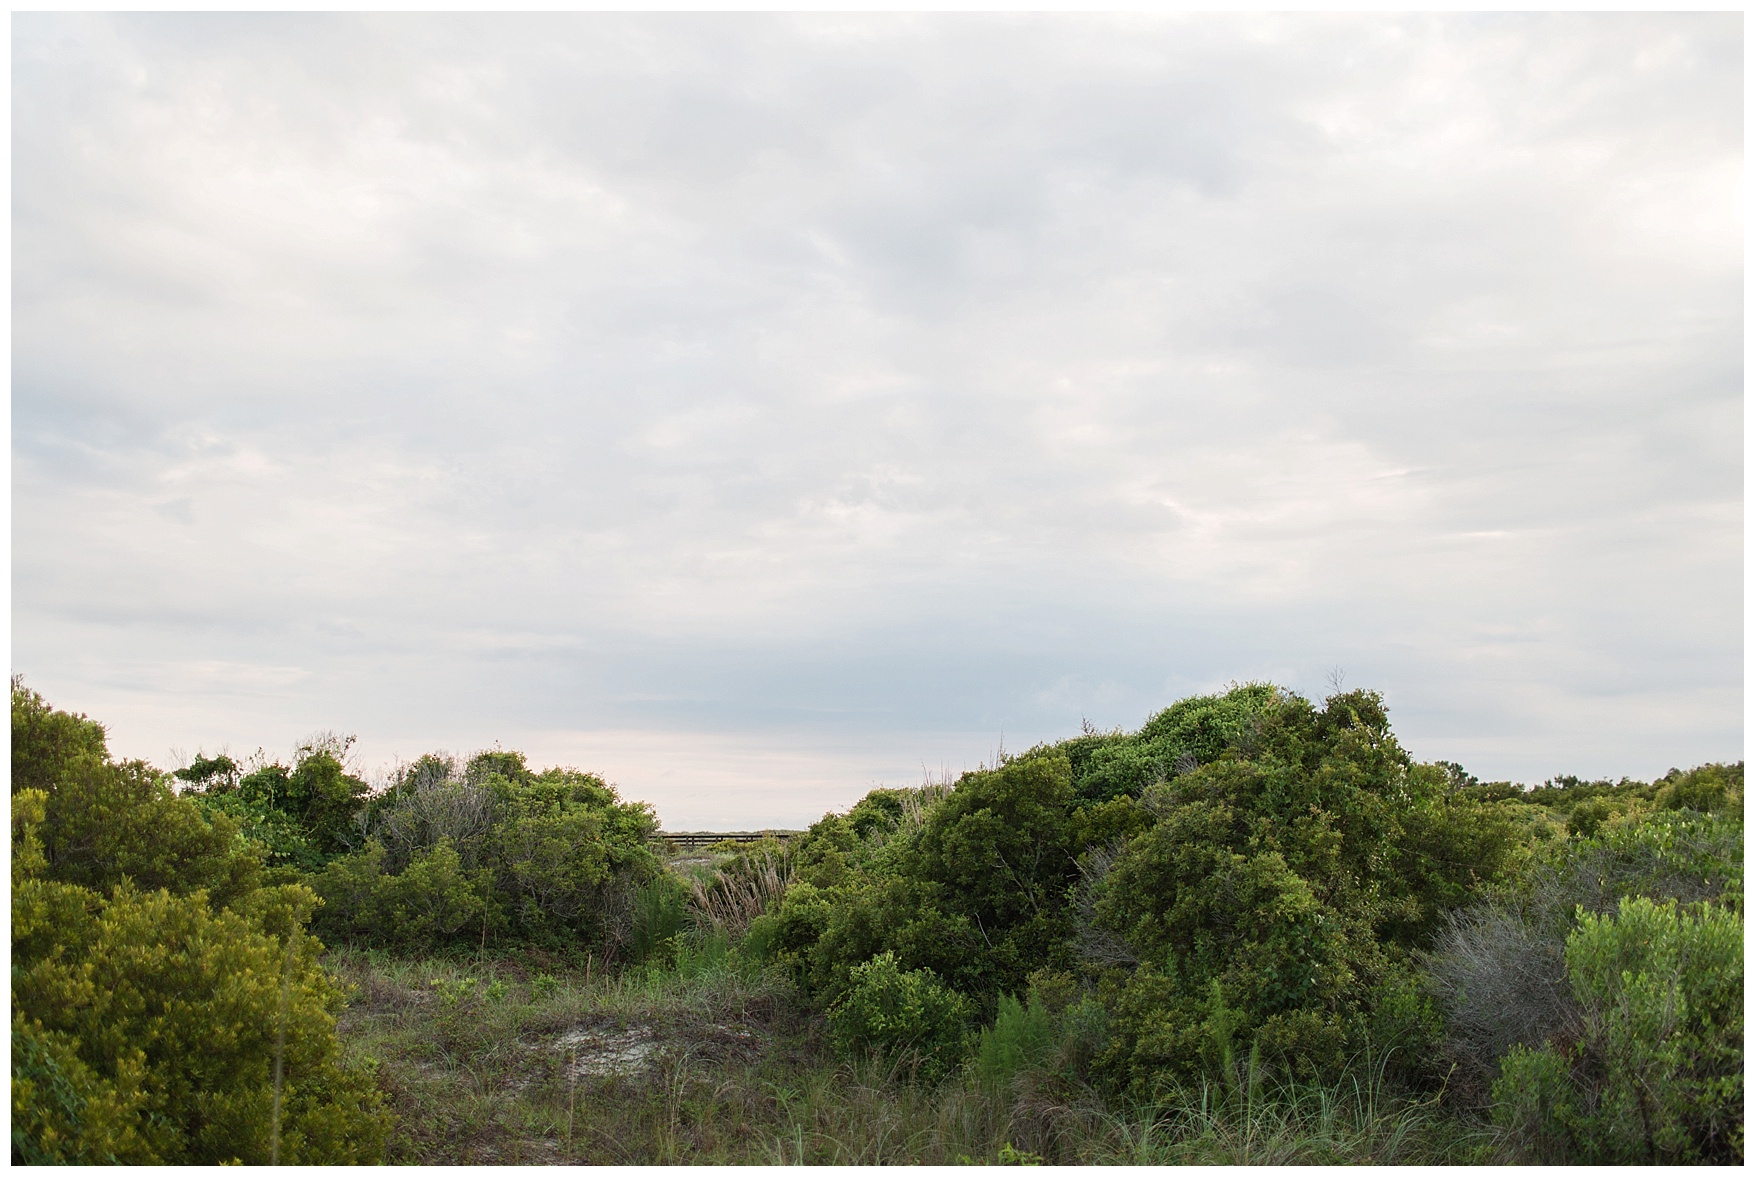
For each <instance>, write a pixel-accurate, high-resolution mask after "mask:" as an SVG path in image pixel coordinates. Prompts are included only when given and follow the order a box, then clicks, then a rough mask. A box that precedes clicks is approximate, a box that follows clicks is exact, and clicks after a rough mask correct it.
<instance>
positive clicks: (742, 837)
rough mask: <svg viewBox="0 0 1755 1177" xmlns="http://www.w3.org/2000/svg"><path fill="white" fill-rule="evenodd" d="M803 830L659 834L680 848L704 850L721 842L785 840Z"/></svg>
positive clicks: (668, 832) (707, 831) (660, 832)
mask: <svg viewBox="0 0 1755 1177" xmlns="http://www.w3.org/2000/svg"><path fill="white" fill-rule="evenodd" d="M802 832H803V831H801V830H755V831H750V830H737V831H734V832H731V833H722V832H720V831H718V830H685V831H678V832H676V833H671V832H670V831H669V830H659V831H658V836H659V837H660V838H663V839H664V840H665V841H666V842H669V843H670V844H671V845H672V846H675V847H676V848H677V849H678V850H704V849H706V848H707V847H708V846H716V845H718V844H719V843H720V842H738V843H746V842H760V841H761V840H762V839H763V838H776V839H778V840H779V841H782V842H784V841H786V840H787V839H788V838H795V837H797V836H798V835H799V834H800V833H802Z"/></svg>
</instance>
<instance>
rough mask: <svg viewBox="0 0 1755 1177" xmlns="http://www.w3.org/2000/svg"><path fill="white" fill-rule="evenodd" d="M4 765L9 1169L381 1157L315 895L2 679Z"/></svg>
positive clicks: (225, 821) (376, 1102)
mask: <svg viewBox="0 0 1755 1177" xmlns="http://www.w3.org/2000/svg"><path fill="white" fill-rule="evenodd" d="M12 757H13V760H12V764H13V772H12V790H13V791H12V1153H13V1159H14V1161H15V1162H25V1163H43V1162H77V1163H107V1162H123V1163H136V1164H146V1163H152V1164H218V1163H226V1162H243V1163H246V1164H262V1163H266V1162H269V1161H271V1160H280V1161H285V1162H288V1163H330V1162H347V1163H353V1162H362V1161H375V1160H378V1159H381V1158H382V1156H383V1153H384V1147H385V1142H386V1139H387V1137H388V1134H389V1130H390V1118H389V1116H388V1114H387V1112H386V1111H385V1110H384V1108H383V1106H382V1103H383V1100H382V1096H381V1094H380V1092H379V1091H378V1090H377V1089H376V1086H375V1084H374V1082H373V1079H372V1076H371V1074H370V1073H369V1071H368V1070H367V1069H365V1068H362V1067H358V1066H350V1065H347V1064H345V1063H344V1062H343V1060H342V1051H341V1045H340V1042H339V1041H338V1039H337V1037H336V1033H335V1015H336V1013H337V1011H338V1010H339V1008H340V1006H341V1003H342V993H341V990H340V988H339V987H338V986H337V985H336V984H335V982H334V981H333V980H332V979H331V978H330V976H329V975H328V974H327V973H326V972H325V971H324V970H323V969H322V968H321V967H320V966H319V964H318V957H319V954H320V953H321V951H322V945H321V944H320V943H319V942H318V941H316V940H315V939H313V938H312V937H311V936H309V935H308V934H307V933H306V931H305V929H306V925H307V923H308V922H309V920H310V916H311V912H312V910H313V908H314V907H315V905H316V903H317V898H316V896H315V895H314V894H313V893H312V892H311V890H310V889H309V888H307V887H305V886H303V885H301V884H298V883H271V882H268V881H267V880H266V879H265V876H264V868H263V859H264V855H263V853H262V851H261V849H260V848H259V846H258V845H257V844H255V843H252V842H249V841H247V840H245V839H243V838H242V837H241V836H240V827H239V825H238V824H237V823H236V822H235V821H234V820H233V819H231V818H229V817H227V816H226V815H224V814H212V815H209V814H205V813H203V812H202V810H201V809H200V808H199V807H198V806H197V805H195V804H194V803H193V802H191V801H189V800H187V799H185V798H181V797H178V796H176V795H175V794H174V793H173V792H172V791H171V789H170V787H169V784H168V783H167V779H166V777H165V776H164V775H163V774H161V773H159V772H157V771H156V770H154V769H152V768H151V767H150V766H148V765H146V764H143V763H141V762H139V761H128V762H124V763H117V762H116V761H114V760H113V759H112V758H111V757H110V755H109V753H108V751H107V749H106V747H105V742H104V733H103V729H102V728H101V727H100V726H99V725H97V724H96V723H93V722H91V721H90V720H87V719H86V718H85V717H83V716H76V715H69V714H67V713H65V712H58V711H55V710H53V709H52V708H50V707H49V706H48V705H47V704H46V703H45V702H44V701H43V700H42V698H41V697H40V696H38V695H37V694H36V693H35V692H32V691H29V690H26V689H24V688H23V687H22V686H21V685H20V684H19V683H18V682H17V680H14V682H13V686H12Z"/></svg>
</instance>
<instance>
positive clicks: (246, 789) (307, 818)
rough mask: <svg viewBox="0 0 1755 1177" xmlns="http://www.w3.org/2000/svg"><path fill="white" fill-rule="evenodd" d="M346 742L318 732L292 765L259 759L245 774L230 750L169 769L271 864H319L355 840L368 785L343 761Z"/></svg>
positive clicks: (195, 798)
mask: <svg viewBox="0 0 1755 1177" xmlns="http://www.w3.org/2000/svg"><path fill="white" fill-rule="evenodd" d="M349 743H351V738H349V739H346V740H343V739H336V738H333V737H329V738H324V739H318V740H315V741H312V742H310V743H307V744H305V745H304V746H302V747H301V748H300V749H299V755H298V758H297V760H296V762H295V763H294V765H293V767H291V768H288V767H287V766H285V765H284V764H279V763H272V764H263V765H261V766H260V767H258V768H256V769H254V770H253V771H250V772H247V773H246V772H245V771H244V770H243V766H241V765H239V764H238V763H237V762H236V761H235V760H233V759H232V758H231V757H229V756H225V755H219V756H212V757H208V756H197V757H196V758H195V760H194V761H193V762H192V763H191V764H190V765H189V766H188V767H186V768H183V769H179V770H178V771H177V772H176V773H175V774H174V775H175V776H176V777H178V778H179V779H181V780H183V781H185V782H187V789H188V791H187V793H186V794H185V795H186V796H187V797H189V799H190V800H192V801H193V802H194V803H195V804H196V805H197V806H199V807H200V808H201V809H202V810H203V811H204V812H206V813H208V814H210V815H211V814H216V813H222V814H225V815H226V816H227V817H229V818H231V819H232V820H233V821H234V822H235V823H236V824H237V825H238V827H239V828H240V829H241V830H242V831H243V834H244V836H245V837H246V838H248V839H249V840H250V841H252V842H255V843H257V844H258V845H260V846H261V847H262V848H263V850H264V851H265V857H266V860H267V861H268V863H269V864H270V865H273V866H291V867H295V868H297V869H299V870H302V871H315V870H321V869H322V867H323V864H324V863H325V862H327V861H328V860H329V859H331V858H333V857H334V856H335V855H337V854H341V853H344V852H346V851H348V850H350V849H354V848H357V846H358V845H359V842H360V836H359V819H360V818H361V817H362V816H363V814H364V810H365V808H366V802H367V793H368V791H369V790H368V788H367V785H366V783H365V781H363V780H361V779H360V778H358V777H356V776H353V775H351V774H350V773H348V772H347V770H346V768H345V767H344V766H343V765H342V762H341V757H342V756H343V755H345V754H346V751H347V747H348V744H349Z"/></svg>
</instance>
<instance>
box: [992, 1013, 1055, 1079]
mask: <svg viewBox="0 0 1755 1177" xmlns="http://www.w3.org/2000/svg"><path fill="white" fill-rule="evenodd" d="M1058 1022H1059V1019H1057V1018H1056V1017H1055V1016H1054V1015H1053V1014H1052V1013H1050V1012H1049V1009H1048V1006H1047V1005H1046V1004H1045V1003H1044V1002H1043V1000H1042V995H1041V994H1040V993H1031V994H1030V995H1029V998H1028V1000H1027V1001H1019V1000H1018V999H1017V998H1016V997H1013V996H1011V995H1010V994H1009V993H1007V994H1001V995H1000V998H999V1011H998V1014H997V1015H996V1016H995V1017H994V1021H993V1025H992V1026H990V1027H988V1028H987V1029H985V1030H983V1031H981V1035H980V1038H979V1040H978V1041H977V1042H976V1046H975V1073H976V1074H977V1075H978V1076H979V1077H980V1078H981V1081H982V1082H984V1083H989V1084H992V1085H994V1086H1003V1085H1004V1084H1007V1083H1010V1082H1011V1081H1012V1079H1013V1078H1015V1077H1016V1076H1017V1075H1018V1074H1019V1073H1020V1072H1022V1071H1024V1070H1026V1069H1028V1068H1031V1067H1040V1066H1043V1065H1044V1064H1045V1063H1047V1062H1048V1061H1049V1059H1050V1056H1051V1055H1052V1054H1053V1052H1054V1049H1055V1047H1057V1046H1058V1045H1059V1040H1060V1026H1059V1024H1058Z"/></svg>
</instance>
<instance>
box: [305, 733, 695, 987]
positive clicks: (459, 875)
mask: <svg viewBox="0 0 1755 1177" xmlns="http://www.w3.org/2000/svg"><path fill="white" fill-rule="evenodd" d="M294 775H296V773H295V774H294ZM656 824H657V823H656V820H655V819H654V818H653V816H652V811H651V809H650V807H648V806H646V805H643V804H639V805H636V804H624V803H622V802H620V801H619V799H618V798H617V797H616V794H615V790H614V789H613V788H612V787H611V786H609V785H608V784H605V783H604V781H603V780H602V779H601V778H599V777H595V776H591V775H589V774H586V773H579V772H574V771H572V770H570V769H560V768H556V769H550V770H548V771H546V772H542V773H536V772H532V771H531V770H530V769H529V768H528V767H527V766H526V765H525V763H524V758H523V757H522V756H521V755H519V754H518V753H516V752H500V751H495V752H486V753H482V754H481V755H479V756H476V757H474V758H473V759H471V760H470V761H468V762H467V763H466V764H464V765H462V766H461V767H460V766H458V765H457V764H456V762H455V761H454V760H451V759H450V758H447V757H441V756H424V757H422V758H421V759H420V760H418V761H416V762H415V763H414V764H413V765H411V766H409V767H408V768H407V769H406V770H405V771H404V772H403V773H402V774H401V778H400V779H399V780H398V781H397V782H396V783H395V784H393V785H392V787H390V788H389V789H387V790H386V791H385V792H383V793H382V794H380V795H378V796H376V797H373V798H371V799H370V801H369V802H368V804H367V806H366V807H365V810H364V814H363V820H362V822H361V823H360V829H361V831H362V833H363V835H364V845H363V847H362V848H361V849H360V850H357V851H355V852H353V853H350V854H345V855H341V856H339V857H336V858H333V859H331V860H330V861H329V863H328V865H327V866H326V867H325V868H324V869H323V871H322V872H321V873H320V874H317V875H316V876H314V878H313V886H315V888H316V889H317V892H318V894H320V895H321V896H322V897H323V899H324V901H325V905H326V906H325V907H324V909H323V911H322V912H321V914H320V915H319V918H318V928H319V930H320V931H323V932H324V933H325V934H329V935H332V936H335V937H340V938H344V939H347V940H349V941H352V942H356V943H366V944H383V945H387V946H392V947H396V948H399V949H402V950H405V951H413V950H419V949H432V948H438V947H442V946H444V945H447V944H461V943H478V944H479V943H486V942H487V941H488V939H489V938H490V937H495V938H499V937H508V936H509V937H512V938H515V939H521V940H529V941H533V942H537V943H541V944H545V945H548V946H550V947H554V948H559V949H577V948H582V947H584V946H586V945H595V946H597V947H598V948H600V949H601V950H603V951H605V952H610V953H613V952H615V951H616V950H618V949H619V948H620V947H621V946H622V945H624V944H625V943H626V942H627V941H628V940H629V938H630V937H631V936H633V935H634V934H635V932H636V931H637V923H636V917H637V915H638V913H637V912H636V911H635V908H634V901H635V897H636V895H638V894H641V893H642V890H641V889H642V888H646V887H649V885H651V884H652V883H653V882H654V880H655V879H657V877H658V875H659V862H658V859H657V857H656V856H655V855H654V854H653V852H652V849H651V847H650V841H651V838H652V834H653V831H654V829H655V828H656ZM675 903H676V905H677V906H678V908H679V910H680V903H681V900H680V898H678V899H676V901H675Z"/></svg>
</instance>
